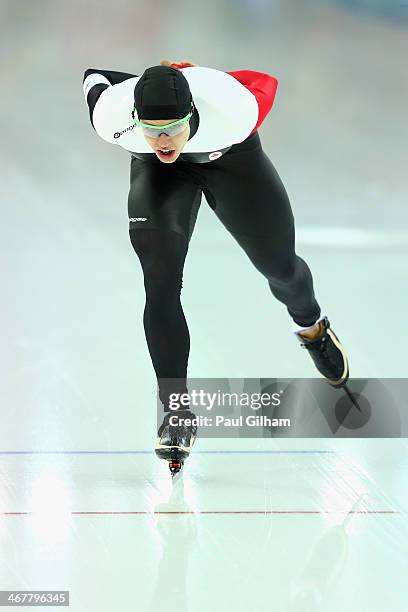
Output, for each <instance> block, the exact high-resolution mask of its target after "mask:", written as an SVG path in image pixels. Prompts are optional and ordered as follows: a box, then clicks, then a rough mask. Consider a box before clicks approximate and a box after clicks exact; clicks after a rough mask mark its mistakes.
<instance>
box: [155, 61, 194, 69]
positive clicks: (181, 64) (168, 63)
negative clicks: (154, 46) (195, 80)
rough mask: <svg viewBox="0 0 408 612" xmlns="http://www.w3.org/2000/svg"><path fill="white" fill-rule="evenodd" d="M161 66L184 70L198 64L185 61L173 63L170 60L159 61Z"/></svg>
mask: <svg viewBox="0 0 408 612" xmlns="http://www.w3.org/2000/svg"><path fill="white" fill-rule="evenodd" d="M160 65H161V66H170V67H172V68H186V67H187V66H198V64H192V63H191V62H189V61H187V60H183V61H180V62H173V61H170V60H160Z"/></svg>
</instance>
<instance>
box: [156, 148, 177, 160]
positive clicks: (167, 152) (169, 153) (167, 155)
mask: <svg viewBox="0 0 408 612" xmlns="http://www.w3.org/2000/svg"><path fill="white" fill-rule="evenodd" d="M156 153H157V154H158V156H159V157H160V159H172V158H173V157H175V154H176V150H175V149H156Z"/></svg>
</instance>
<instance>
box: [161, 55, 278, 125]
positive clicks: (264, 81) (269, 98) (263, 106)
mask: <svg viewBox="0 0 408 612" xmlns="http://www.w3.org/2000/svg"><path fill="white" fill-rule="evenodd" d="M192 65H193V64H188V63H184V64H171V66H172V67H173V68H186V67H187V66H192ZM227 74H230V75H231V76H233V77H234V78H235V79H237V81H239V82H240V83H241V84H242V85H244V87H246V88H247V89H249V91H250V92H251V93H252V94H253V95H254V96H255V98H256V101H257V102H258V110H259V115H258V121H257V123H256V126H255V127H254V129H253V130H252V132H251V134H252V133H253V132H255V130H257V129H258V128H259V126H260V125H261V124H262V123H263V120H264V119H265V117H266V115H267V114H268V113H269V111H270V110H271V108H272V105H273V102H274V100H275V95H276V90H277V88H278V79H277V78H276V77H274V76H271V75H270V74H265V73H263V72H256V70H235V71H234V72H227Z"/></svg>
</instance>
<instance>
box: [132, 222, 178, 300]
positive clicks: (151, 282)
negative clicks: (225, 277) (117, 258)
mask: <svg viewBox="0 0 408 612" xmlns="http://www.w3.org/2000/svg"><path fill="white" fill-rule="evenodd" d="M129 235H130V240H131V243H132V246H133V248H134V250H135V252H136V253H137V255H138V257H139V259H140V262H141V265H142V268H143V274H144V284H145V289H146V296H147V299H148V300H149V301H150V302H151V303H157V304H160V303H163V302H164V301H166V302H168V301H169V300H173V299H174V298H176V297H178V296H179V295H180V291H181V288H182V276H183V268H184V261H185V257H186V253H187V248H188V245H187V241H186V239H185V238H184V237H183V236H182V235H181V234H177V233H176V232H173V231H171V230H156V229H136V230H130V231H129Z"/></svg>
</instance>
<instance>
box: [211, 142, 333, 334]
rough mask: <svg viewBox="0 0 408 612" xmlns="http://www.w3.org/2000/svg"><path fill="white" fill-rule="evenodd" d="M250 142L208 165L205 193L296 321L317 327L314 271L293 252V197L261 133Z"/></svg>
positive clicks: (305, 325) (317, 306)
mask: <svg viewBox="0 0 408 612" xmlns="http://www.w3.org/2000/svg"><path fill="white" fill-rule="evenodd" d="M247 141H248V142H245V141H244V143H241V144H240V145H237V146H236V147H233V148H232V149H231V150H230V152H228V153H227V154H226V155H225V157H224V158H220V160H216V161H214V162H212V164H207V165H208V166H211V168H208V169H205V173H206V174H205V178H206V188H204V189H203V191H204V194H205V196H206V198H207V200H208V202H209V204H210V206H211V208H213V210H214V212H215V214H216V215H217V216H218V218H219V219H220V220H221V222H222V223H223V224H224V226H225V227H226V228H227V229H228V231H229V232H230V233H231V234H232V235H233V237H234V238H235V240H236V241H237V242H238V243H239V244H240V246H241V247H242V248H243V249H244V250H245V252H246V254H247V255H248V257H249V258H250V260H251V261H252V263H253V264H254V266H255V267H256V268H257V269H258V270H259V271H260V272H261V274H263V275H264V276H265V278H266V279H267V281H268V284H269V287H270V290H271V292H272V293H273V295H274V296H275V297H276V298H277V299H278V300H279V301H280V302H282V303H283V304H285V305H286V307H287V310H288V312H289V314H290V316H291V317H292V319H293V321H294V322H295V323H296V324H298V325H300V326H302V327H307V326H310V325H313V324H314V323H315V322H316V321H317V320H318V318H319V317H320V315H321V311H320V306H319V304H318V303H317V301H316V298H315V295H314V289H313V278H312V274H311V271H310V269H309V267H308V265H307V263H306V262H305V260H304V259H303V258H302V257H300V256H299V255H298V254H297V253H296V251H295V228H294V218H293V213H292V209H291V206H290V202H289V198H288V196H287V193H286V191H285V188H284V186H283V184H282V181H281V180H280V178H279V175H278V173H277V171H276V170H275V168H274V166H273V164H272V162H271V161H270V160H269V158H268V156H267V155H266V154H265V152H264V151H263V150H262V147H261V145H260V140H259V136H258V134H257V132H255V134H253V135H252V136H251V137H250V139H247ZM213 164H214V165H213Z"/></svg>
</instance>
